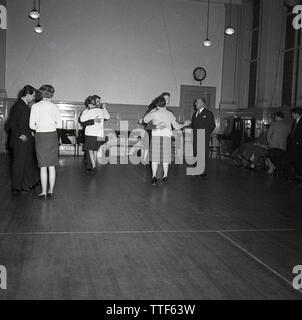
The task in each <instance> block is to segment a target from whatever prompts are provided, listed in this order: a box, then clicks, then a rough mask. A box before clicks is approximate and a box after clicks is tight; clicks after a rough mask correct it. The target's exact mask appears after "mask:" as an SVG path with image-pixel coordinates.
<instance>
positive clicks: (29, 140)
mask: <svg viewBox="0 0 302 320" xmlns="http://www.w3.org/2000/svg"><path fill="white" fill-rule="evenodd" d="M35 96H36V90H35V88H33V87H32V86H29V85H27V86H25V87H24V88H23V90H22V91H21V93H20V98H19V99H18V100H17V102H16V103H15V105H14V106H13V107H12V111H11V114H10V119H9V123H8V127H9V129H10V130H11V136H10V147H11V148H12V152H13V162H12V192H13V193H14V194H19V193H20V192H21V191H25V192H27V191H30V189H32V188H33V187H34V186H36V185H37V183H38V181H39V172H38V168H37V166H36V162H35V159H34V137H33V134H32V131H31V129H30V128H29V117H30V107H29V103H30V102H32V101H33V100H34V99H35Z"/></svg>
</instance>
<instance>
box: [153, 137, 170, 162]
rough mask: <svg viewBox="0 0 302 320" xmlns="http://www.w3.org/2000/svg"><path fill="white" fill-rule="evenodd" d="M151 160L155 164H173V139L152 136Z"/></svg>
mask: <svg viewBox="0 0 302 320" xmlns="http://www.w3.org/2000/svg"><path fill="white" fill-rule="evenodd" d="M150 158H151V162H153V163H168V164H170V163H171V158H172V145H171V137H158V136H152V138H151V146H150Z"/></svg>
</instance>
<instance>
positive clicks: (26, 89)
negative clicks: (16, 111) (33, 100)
mask: <svg viewBox="0 0 302 320" xmlns="http://www.w3.org/2000/svg"><path fill="white" fill-rule="evenodd" d="M35 92H36V89H35V88H34V87H32V86H30V85H26V86H25V87H24V88H23V89H22V90H21V92H20V97H21V98H23V97H26V96H27V95H28V94H30V95H32V94H33V93H35Z"/></svg>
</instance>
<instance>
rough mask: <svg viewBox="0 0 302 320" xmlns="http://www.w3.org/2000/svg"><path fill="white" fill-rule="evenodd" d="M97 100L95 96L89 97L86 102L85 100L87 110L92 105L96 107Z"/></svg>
mask: <svg viewBox="0 0 302 320" xmlns="http://www.w3.org/2000/svg"><path fill="white" fill-rule="evenodd" d="M95 100H96V99H95V97H94V96H89V97H87V98H86V100H85V106H86V108H88V107H89V105H90V104H93V105H94V106H95V105H96V101H95Z"/></svg>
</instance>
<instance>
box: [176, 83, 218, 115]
mask: <svg viewBox="0 0 302 320" xmlns="http://www.w3.org/2000/svg"><path fill="white" fill-rule="evenodd" d="M196 98H205V99H206V101H207V108H209V109H210V110H212V111H213V110H214V109H215V101H216V87H203V86H188V85H181V87H180V106H181V107H182V108H183V109H184V113H185V119H191V117H192V114H193V111H194V101H195V99H196Z"/></svg>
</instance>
